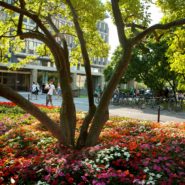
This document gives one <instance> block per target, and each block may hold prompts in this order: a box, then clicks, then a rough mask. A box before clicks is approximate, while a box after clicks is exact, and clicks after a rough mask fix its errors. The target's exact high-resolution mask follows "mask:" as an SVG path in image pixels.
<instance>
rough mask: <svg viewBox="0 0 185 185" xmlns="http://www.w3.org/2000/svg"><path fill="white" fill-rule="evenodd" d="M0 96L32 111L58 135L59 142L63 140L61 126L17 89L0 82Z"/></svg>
mask: <svg viewBox="0 0 185 185" xmlns="http://www.w3.org/2000/svg"><path fill="white" fill-rule="evenodd" d="M0 89H1V90H0V96H3V97H5V98H7V99H9V100H10V101H12V102H14V103H15V104H16V105H18V106H20V107H21V108H22V109H24V110H25V111H27V112H28V113H30V114H31V115H32V116H34V117H35V118H37V119H38V120H39V121H40V122H41V123H42V124H43V125H45V126H46V128H47V129H48V130H49V131H50V132H51V133H52V135H53V136H54V137H56V138H57V139H58V140H59V142H62V136H61V128H60V126H59V125H57V124H56V123H55V122H54V121H52V120H51V119H50V118H49V117H48V116H47V115H46V114H45V113H44V112H42V111H40V109H39V108H37V107H36V106H35V105H33V104H32V103H31V102H29V101H28V100H27V99H25V98H24V97H22V96H21V95H19V94H18V93H17V92H16V91H14V90H12V89H11V88H9V87H7V86H5V85H2V84H0Z"/></svg>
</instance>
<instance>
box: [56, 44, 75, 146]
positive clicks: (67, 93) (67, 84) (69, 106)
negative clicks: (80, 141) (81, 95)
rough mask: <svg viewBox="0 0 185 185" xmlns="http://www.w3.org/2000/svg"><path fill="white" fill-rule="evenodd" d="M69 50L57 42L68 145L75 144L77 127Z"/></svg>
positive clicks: (62, 124) (64, 137)
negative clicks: (69, 65)
mask: <svg viewBox="0 0 185 185" xmlns="http://www.w3.org/2000/svg"><path fill="white" fill-rule="evenodd" d="M64 52H68V51H67V50H62V48H61V46H60V45H58V44H56V48H55V52H53V53H54V54H55V55H54V57H55V63H56V67H57V71H58V73H59V81H60V86H61V89H62V98H63V101H62V108H61V113H60V124H61V130H62V132H61V135H62V138H63V142H62V143H63V144H64V145H66V146H71V147H73V146H74V144H75V143H74V139H75V129H76V110H75V105H74V101H73V94H72V89H71V76H70V74H69V73H70V71H69V68H68V64H69V61H68V57H66V55H67V53H64Z"/></svg>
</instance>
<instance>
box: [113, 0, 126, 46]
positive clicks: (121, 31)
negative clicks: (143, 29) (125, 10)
mask: <svg viewBox="0 0 185 185" xmlns="http://www.w3.org/2000/svg"><path fill="white" fill-rule="evenodd" d="M111 2H112V11H113V15H114V19H115V23H116V27H117V31H118V38H119V42H120V44H121V45H122V47H123V48H125V46H126V43H127V38H126V35H125V24H124V22H123V19H122V16H121V11H120V9H119V4H118V3H119V0H111Z"/></svg>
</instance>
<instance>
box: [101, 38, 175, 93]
mask: <svg viewBox="0 0 185 185" xmlns="http://www.w3.org/2000/svg"><path fill="white" fill-rule="evenodd" d="M167 48H168V46H167V43H166V42H165V41H161V42H158V43H155V42H154V41H152V40H150V41H149V40H148V43H147V44H146V43H142V44H140V45H139V46H138V47H136V48H135V49H134V51H133V56H132V60H131V63H130V64H129V66H128V70H127V72H126V74H125V76H124V77H123V78H122V82H123V83H125V82H127V81H129V80H132V79H134V80H136V81H138V82H144V84H145V85H147V86H148V87H150V88H151V89H153V90H155V91H159V90H161V89H162V88H163V87H164V86H165V85H166V83H167V82H171V81H176V80H177V74H176V73H175V72H173V71H171V68H170V65H169V63H168V58H167V57H166V56H165V52H166V51H167ZM121 54H122V50H121V49H120V48H117V50H116V51H115V53H114V55H113V57H112V60H111V63H110V65H108V66H107V68H106V69H105V71H104V75H105V80H106V81H108V80H109V79H110V77H111V75H112V73H113V70H114V69H115V67H116V64H117V63H118V61H119V60H120V57H121Z"/></svg>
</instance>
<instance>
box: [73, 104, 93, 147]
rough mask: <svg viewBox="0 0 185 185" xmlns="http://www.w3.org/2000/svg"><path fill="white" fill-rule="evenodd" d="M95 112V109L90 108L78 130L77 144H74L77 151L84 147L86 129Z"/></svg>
mask: <svg viewBox="0 0 185 185" xmlns="http://www.w3.org/2000/svg"><path fill="white" fill-rule="evenodd" d="M95 111H96V107H92V108H90V110H89V112H88V113H87V115H86V116H85V119H84V121H83V124H82V127H81V129H80V135H79V138H78V141H77V144H76V148H78V149H80V148H82V147H83V146H85V142H86V138H87V132H88V128H89V125H90V123H91V120H92V119H93V117H94V113H95Z"/></svg>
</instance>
